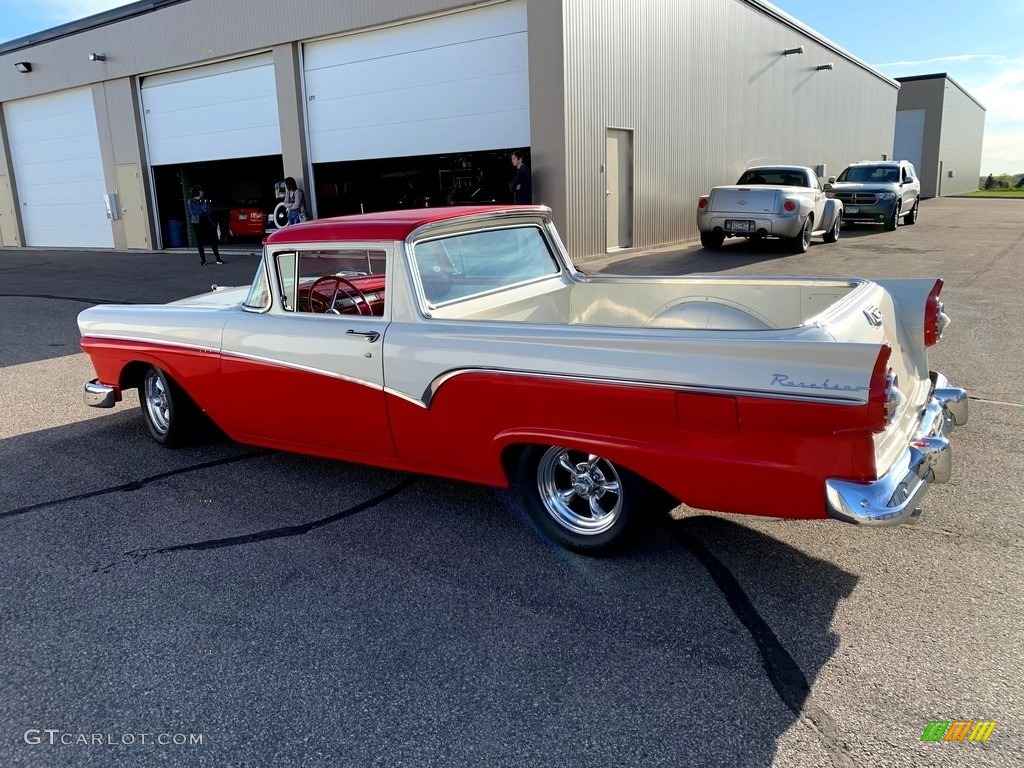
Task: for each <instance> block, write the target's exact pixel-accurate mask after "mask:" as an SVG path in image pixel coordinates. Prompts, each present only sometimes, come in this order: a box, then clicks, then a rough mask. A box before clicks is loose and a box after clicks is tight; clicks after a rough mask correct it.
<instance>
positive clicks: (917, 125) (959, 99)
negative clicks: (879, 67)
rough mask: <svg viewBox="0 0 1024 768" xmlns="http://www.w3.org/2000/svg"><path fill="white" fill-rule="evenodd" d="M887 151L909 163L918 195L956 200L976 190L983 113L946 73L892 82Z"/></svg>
mask: <svg viewBox="0 0 1024 768" xmlns="http://www.w3.org/2000/svg"><path fill="white" fill-rule="evenodd" d="M896 79H897V80H898V81H899V83H900V92H899V98H898V99H897V101H896V138H895V141H894V147H893V152H894V153H895V155H894V156H895V157H896V159H898V160H909V161H910V162H911V163H913V164H914V167H915V168H916V169H917V174H918V176H919V177H920V179H921V195H922V196H924V197H941V196H942V195H958V194H960V193H961V192H970V191H972V190H975V189H977V188H978V177H979V176H980V175H981V145H982V138H983V136H984V133H985V108H984V107H983V106H982V105H981V104H980V103H978V100H977V99H975V98H974V97H973V96H971V94H969V93H968V92H967V91H965V90H964V89H963V88H961V87H960V85H959V84H958V83H957V82H956V81H955V80H953V78H951V77H950V76H949V75H947V74H946V73H944V72H943V73H940V74H936V75H920V76H917V77H899V78H896Z"/></svg>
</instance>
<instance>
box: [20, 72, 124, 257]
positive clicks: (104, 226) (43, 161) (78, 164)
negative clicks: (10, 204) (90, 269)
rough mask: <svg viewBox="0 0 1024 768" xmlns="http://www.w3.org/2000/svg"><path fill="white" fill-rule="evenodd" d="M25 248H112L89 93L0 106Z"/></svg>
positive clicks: (85, 90) (79, 91) (81, 91)
mask: <svg viewBox="0 0 1024 768" xmlns="http://www.w3.org/2000/svg"><path fill="white" fill-rule="evenodd" d="M3 109H4V119H5V120H6V122H7V137H8V143H9V145H10V149H11V161H12V165H13V166H14V183H15V186H16V188H17V190H18V201H19V203H20V208H21V222H22V225H23V226H24V229H25V245H30V246H42V247H51V248H79V247H81V248H113V247H114V231H113V229H112V227H111V223H110V220H109V219H108V218H107V213H106V208H105V207H104V205H103V195H104V194H105V193H106V192H107V189H106V183H105V181H104V178H103V161H102V159H101V156H100V139H99V132H98V129H97V126H96V110H95V108H94V107H93V100H92V90H91V89H89V88H79V89H77V90H74V91H61V92H59V93H49V94H46V95H45V96H34V97H32V98H30V99H20V100H18V101H10V102H7V103H6V104H4V105H3Z"/></svg>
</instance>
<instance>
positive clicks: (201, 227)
mask: <svg viewBox="0 0 1024 768" xmlns="http://www.w3.org/2000/svg"><path fill="white" fill-rule="evenodd" d="M185 205H186V207H187V208H188V217H189V219H190V220H191V222H192V229H193V230H194V231H195V233H196V244H197V245H198V246H199V266H200V267H205V266H206V251H205V250H204V249H203V246H204V245H209V246H210V247H211V248H213V257H214V258H215V259H216V260H217V263H218V264H223V263H224V262H223V261H221V260H220V252H219V251H218V250H217V226H216V225H215V224H214V223H213V208H212V207H211V206H210V201H209V200H204V199H203V188H202V187H201V186H199V185H198V184H197V185H196V186H194V187H192V197H190V198H189V199H188V202H187V203H186V204H185Z"/></svg>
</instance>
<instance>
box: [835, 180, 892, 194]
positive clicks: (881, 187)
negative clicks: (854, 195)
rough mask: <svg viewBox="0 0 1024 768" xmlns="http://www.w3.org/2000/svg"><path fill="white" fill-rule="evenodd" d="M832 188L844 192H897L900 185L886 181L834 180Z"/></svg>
mask: <svg viewBox="0 0 1024 768" xmlns="http://www.w3.org/2000/svg"><path fill="white" fill-rule="evenodd" d="M832 189H841V190H842V191H844V192H899V191H900V185H899V184H893V183H891V182H887V181H836V182H833V184H832Z"/></svg>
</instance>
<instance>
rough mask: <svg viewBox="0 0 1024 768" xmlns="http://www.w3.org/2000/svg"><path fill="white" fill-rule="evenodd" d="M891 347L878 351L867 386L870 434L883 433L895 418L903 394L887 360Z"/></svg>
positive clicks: (884, 347)
mask: <svg viewBox="0 0 1024 768" xmlns="http://www.w3.org/2000/svg"><path fill="white" fill-rule="evenodd" d="M891 356H892V347H891V346H889V345H888V344H883V345H882V348H881V349H880V350H879V351H878V357H877V359H876V360H875V367H874V369H873V370H872V371H871V383H870V384H869V385H868V427H869V428H870V429H871V431H872V432H884V431H885V430H886V429H888V427H889V425H890V424H892V422H893V421H894V420H895V418H896V414H897V413H898V412H899V408H900V404H901V403H902V402H903V394H902V393H901V392H900V390H899V387H898V384H899V380H898V379H897V377H896V374H895V373H894V372H893V370H892V368H890V367H889V358H890V357H891Z"/></svg>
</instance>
